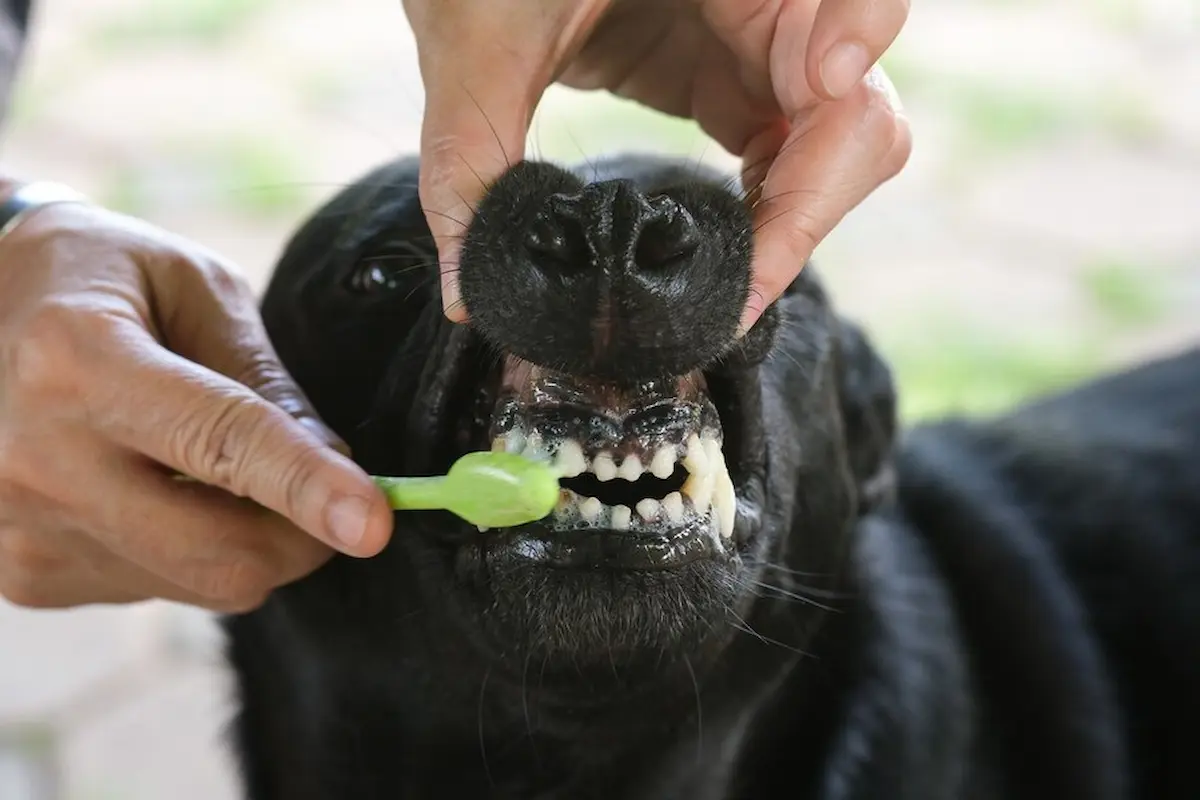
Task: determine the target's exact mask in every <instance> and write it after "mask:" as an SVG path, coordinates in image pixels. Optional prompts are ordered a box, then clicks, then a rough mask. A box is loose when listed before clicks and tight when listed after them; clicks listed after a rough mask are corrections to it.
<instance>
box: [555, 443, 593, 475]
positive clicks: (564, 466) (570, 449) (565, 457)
mask: <svg viewBox="0 0 1200 800" xmlns="http://www.w3.org/2000/svg"><path fill="white" fill-rule="evenodd" d="M554 466H555V467H556V468H557V469H558V474H559V475H561V476H562V477H564V478H574V477H575V476H576V475H580V474H582V473H583V472H584V471H586V470H587V459H586V458H584V457H583V448H582V447H580V446H579V442H576V441H574V440H573V439H565V440H563V443H562V444H560V445H559V446H558V454H557V455H555V457H554Z"/></svg>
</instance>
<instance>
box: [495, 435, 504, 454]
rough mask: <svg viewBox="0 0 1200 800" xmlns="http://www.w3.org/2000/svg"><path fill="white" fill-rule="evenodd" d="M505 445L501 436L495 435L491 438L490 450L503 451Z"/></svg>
mask: <svg viewBox="0 0 1200 800" xmlns="http://www.w3.org/2000/svg"><path fill="white" fill-rule="evenodd" d="M507 447H508V444H507V443H506V442H505V441H504V437H503V436H497V437H496V438H495V439H492V452H493V453H503V452H504V450H505V448H507Z"/></svg>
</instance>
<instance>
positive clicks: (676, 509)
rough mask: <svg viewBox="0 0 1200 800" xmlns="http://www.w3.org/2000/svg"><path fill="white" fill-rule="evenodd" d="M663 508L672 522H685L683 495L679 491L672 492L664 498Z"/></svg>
mask: <svg viewBox="0 0 1200 800" xmlns="http://www.w3.org/2000/svg"><path fill="white" fill-rule="evenodd" d="M662 509H663V511H665V512H666V514H667V519H669V520H671V522H673V523H675V524H679V523H680V522H683V495H681V494H680V493H679V492H671V493H670V494H669V495H667V496H666V497H664V498H663V499H662Z"/></svg>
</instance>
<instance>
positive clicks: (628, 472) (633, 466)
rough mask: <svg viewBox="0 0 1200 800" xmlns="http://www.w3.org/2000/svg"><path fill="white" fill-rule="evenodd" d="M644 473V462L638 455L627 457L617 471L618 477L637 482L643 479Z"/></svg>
mask: <svg viewBox="0 0 1200 800" xmlns="http://www.w3.org/2000/svg"><path fill="white" fill-rule="evenodd" d="M642 471H643V470H642V460H641V459H640V458H638V457H637V456H636V455H633V454H630V455H628V456H625V460H624V461H622V462H621V469H620V470H618V471H617V476H618V477H620V478H621V479H622V480H626V481H636V480H637V479H638V478H640V477H642ZM597 477H598V476H597ZM639 507H640V505H639Z"/></svg>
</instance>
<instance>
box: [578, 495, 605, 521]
mask: <svg viewBox="0 0 1200 800" xmlns="http://www.w3.org/2000/svg"><path fill="white" fill-rule="evenodd" d="M603 510H604V503H601V502H600V501H599V500H598V499H596V498H595V497H585V498H583V500H581V501H579V515H580V516H582V517H583V518H584V520H585V521H586V522H590V523H592V524H595V523H596V522H597V521H598V520H599V519H600V512H601V511H603Z"/></svg>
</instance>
